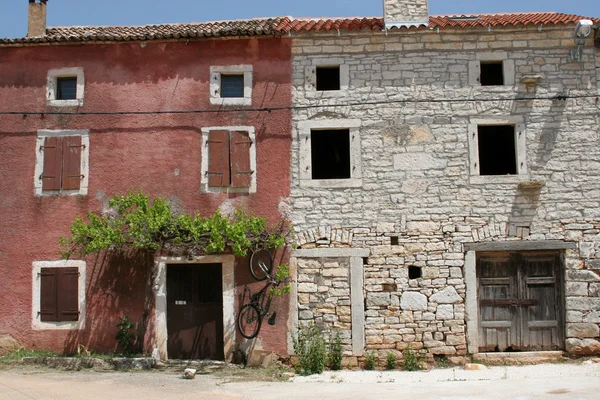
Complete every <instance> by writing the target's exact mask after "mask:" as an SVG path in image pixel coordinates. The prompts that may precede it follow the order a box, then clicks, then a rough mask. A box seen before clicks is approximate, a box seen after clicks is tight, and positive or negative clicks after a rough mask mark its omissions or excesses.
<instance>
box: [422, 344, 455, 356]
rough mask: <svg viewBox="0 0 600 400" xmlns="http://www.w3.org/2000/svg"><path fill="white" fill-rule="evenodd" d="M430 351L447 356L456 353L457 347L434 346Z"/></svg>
mask: <svg viewBox="0 0 600 400" xmlns="http://www.w3.org/2000/svg"><path fill="white" fill-rule="evenodd" d="M429 351H430V352H431V354H440V355H446V356H450V355H453V354H456V348H455V347H452V346H440V347H434V348H430V349H429Z"/></svg>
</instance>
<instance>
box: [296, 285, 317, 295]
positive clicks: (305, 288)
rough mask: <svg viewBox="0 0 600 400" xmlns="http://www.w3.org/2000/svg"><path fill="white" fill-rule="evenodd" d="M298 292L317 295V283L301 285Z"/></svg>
mask: <svg viewBox="0 0 600 400" xmlns="http://www.w3.org/2000/svg"><path fill="white" fill-rule="evenodd" d="M298 292H300V293H317V292H318V286H317V284H315V283H299V284H298Z"/></svg>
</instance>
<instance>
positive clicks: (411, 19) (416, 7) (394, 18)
mask: <svg viewBox="0 0 600 400" xmlns="http://www.w3.org/2000/svg"><path fill="white" fill-rule="evenodd" d="M383 16H384V19H385V27H386V28H391V27H400V26H406V27H410V26H419V25H423V24H424V25H428V24H429V4H428V1H427V0H383Z"/></svg>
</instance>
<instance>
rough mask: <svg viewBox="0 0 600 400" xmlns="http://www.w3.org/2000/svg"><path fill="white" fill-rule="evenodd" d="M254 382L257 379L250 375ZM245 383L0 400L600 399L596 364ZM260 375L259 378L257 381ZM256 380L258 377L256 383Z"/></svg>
mask: <svg viewBox="0 0 600 400" xmlns="http://www.w3.org/2000/svg"><path fill="white" fill-rule="evenodd" d="M252 374H257V373H256V372H253V373H252ZM252 374H249V375H247V376H245V377H244V376H239V375H235V376H227V374H226V373H225V374H219V375H198V376H197V377H196V379H194V380H184V379H181V377H180V374H179V373H175V372H165V371H152V372H127V373H122V372H121V373H119V372H109V373H102V372H89V371H80V372H57V371H52V370H46V369H36V368H26V369H23V368H11V369H7V370H3V371H0V399H10V400H25V399H27V400H29V399H36V400H38V399H40V400H41V399H48V400H54V399H57V400H58V399H61V400H70V399H77V400H79V399H90V400H100V399H103V400H104V399H110V400H112V399H128V400H131V399H148V400H154V399H156V400H158V399H161V400H175V399H177V400H187V399H215V400H216V399H220V400H225V399H277V400H281V399H282V398H284V399H285V400H295V399H315V398H317V399H319V398H320V399H340V400H341V399H378V400H379V399H419V400H426V399H518V400H528V399H531V400H533V399H536V400H537V399H556V400H561V399H569V400H575V399H594V400H595V399H598V398H600V394H599V392H600V364H591V363H590V364H581V365H572V364H546V365H537V366H523V367H491V368H489V369H488V370H484V371H465V370H463V369H461V368H451V369H439V370H432V371H429V372H400V371H396V372H378V371H339V372H326V373H324V374H322V375H317V376H310V377H296V378H294V379H293V381H292V382H258V381H247V382H244V381H240V379H242V380H243V379H254V378H253V376H254V375H252ZM258 374H260V373H258ZM258 376H259V375H256V376H255V377H258Z"/></svg>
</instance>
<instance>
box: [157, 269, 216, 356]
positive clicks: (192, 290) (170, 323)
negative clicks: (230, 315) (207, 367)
mask: <svg viewBox="0 0 600 400" xmlns="http://www.w3.org/2000/svg"><path fill="white" fill-rule="evenodd" d="M167 332H168V341H167V352H168V355H169V358H170V359H180V360H224V359H225V354H224V350H223V275H222V267H221V264H178V265H168V266H167Z"/></svg>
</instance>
